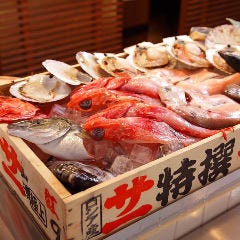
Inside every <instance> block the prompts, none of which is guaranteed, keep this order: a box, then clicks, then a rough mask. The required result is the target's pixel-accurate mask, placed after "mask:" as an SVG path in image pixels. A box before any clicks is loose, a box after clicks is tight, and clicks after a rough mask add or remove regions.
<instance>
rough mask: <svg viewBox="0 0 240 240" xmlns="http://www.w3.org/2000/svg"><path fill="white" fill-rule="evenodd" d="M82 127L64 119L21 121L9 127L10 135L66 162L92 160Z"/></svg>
mask: <svg viewBox="0 0 240 240" xmlns="http://www.w3.org/2000/svg"><path fill="white" fill-rule="evenodd" d="M81 132H82V129H81V127H80V126H78V125H76V124H73V123H71V122H70V121H68V120H67V119H64V118H47V119H34V120H27V121H20V122H17V123H12V124H9V125H8V133H9V134H10V135H13V136H16V137H20V138H22V139H25V140H27V141H29V142H32V143H34V144H36V145H37V146H38V147H39V148H40V149H41V150H42V151H43V152H45V153H48V154H49V155H51V156H54V157H57V158H60V159H65V160H84V159H90V158H92V157H91V156H90V155H89V154H88V152H87V151H86V149H85V147H84V145H83V141H82V138H80V137H79V135H81V134H80V133H81Z"/></svg>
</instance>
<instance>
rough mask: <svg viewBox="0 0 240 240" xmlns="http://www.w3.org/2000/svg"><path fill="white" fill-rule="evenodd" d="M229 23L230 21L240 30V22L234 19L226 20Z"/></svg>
mask: <svg viewBox="0 0 240 240" xmlns="http://www.w3.org/2000/svg"><path fill="white" fill-rule="evenodd" d="M226 20H227V21H229V22H230V23H231V24H232V25H233V26H235V27H237V28H240V21H237V20H234V19H232V18H226Z"/></svg>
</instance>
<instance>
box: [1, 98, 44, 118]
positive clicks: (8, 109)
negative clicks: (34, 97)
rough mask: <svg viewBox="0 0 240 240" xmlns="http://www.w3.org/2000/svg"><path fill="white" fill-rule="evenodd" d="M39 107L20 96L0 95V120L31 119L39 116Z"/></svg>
mask: <svg viewBox="0 0 240 240" xmlns="http://www.w3.org/2000/svg"><path fill="white" fill-rule="evenodd" d="M39 110H40V109H39V108H38V107H36V106H34V105H32V104H31V103H28V102H24V101H22V100H20V99H18V98H12V97H4V96H0V122H1V123H10V122H13V121H16V120H24V119H31V118H34V117H35V116H37V114H38V113H39Z"/></svg>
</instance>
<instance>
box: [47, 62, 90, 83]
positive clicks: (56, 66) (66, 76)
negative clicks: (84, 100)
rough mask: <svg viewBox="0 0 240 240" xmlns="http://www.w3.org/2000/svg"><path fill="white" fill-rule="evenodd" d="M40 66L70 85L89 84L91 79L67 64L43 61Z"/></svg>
mask: <svg viewBox="0 0 240 240" xmlns="http://www.w3.org/2000/svg"><path fill="white" fill-rule="evenodd" d="M42 65H43V66H44V67H45V68H46V69H47V70H48V71H49V72H50V73H51V74H53V75H54V76H56V77H57V78H58V79H60V80H62V81H64V82H66V83H68V84H70V85H79V84H81V83H86V82H90V81H91V80H92V78H91V77H90V76H89V75H87V74H85V73H82V72H80V71H79V70H77V69H76V68H75V67H73V66H71V65H68V64H67V63H64V62H60V61H56V60H45V61H44V62H42Z"/></svg>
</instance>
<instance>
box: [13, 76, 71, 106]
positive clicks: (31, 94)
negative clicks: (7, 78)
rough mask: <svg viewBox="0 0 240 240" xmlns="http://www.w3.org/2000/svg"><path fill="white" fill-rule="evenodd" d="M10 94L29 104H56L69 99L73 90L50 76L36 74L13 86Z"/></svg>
mask: <svg viewBox="0 0 240 240" xmlns="http://www.w3.org/2000/svg"><path fill="white" fill-rule="evenodd" d="M9 91H10V93H11V94H12V95H13V96H15V97H17V98H19V99H22V100H25V101H29V102H38V103H46V102H54V101H58V100H61V99H63V98H65V97H67V96H68V95H69V94H70V92H71V88H70V87H69V86H68V85H67V84H66V83H65V82H63V81H61V80H59V79H57V78H56V77H52V78H51V77H50V76H49V75H44V74H36V75H33V76H31V77H29V79H27V80H25V81H21V82H18V83H15V84H14V85H12V86H11V87H10V89H9Z"/></svg>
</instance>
